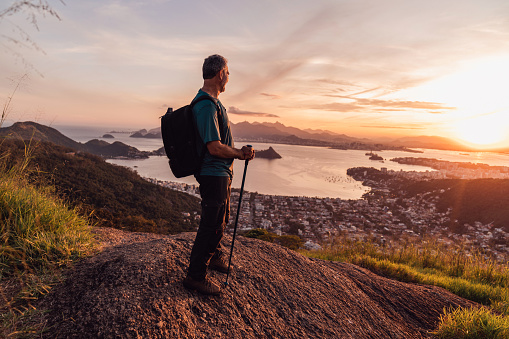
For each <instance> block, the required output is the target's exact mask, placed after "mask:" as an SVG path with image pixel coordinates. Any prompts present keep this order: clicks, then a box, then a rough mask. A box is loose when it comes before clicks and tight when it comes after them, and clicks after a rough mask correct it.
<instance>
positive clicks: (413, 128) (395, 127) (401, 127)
mask: <svg viewBox="0 0 509 339" xmlns="http://www.w3.org/2000/svg"><path fill="white" fill-rule="evenodd" d="M360 127H365V128H377V129H378V128H381V129H407V130H408V129H412V130H419V129H425V128H424V127H414V126H384V125H371V126H370V125H363V126H360Z"/></svg>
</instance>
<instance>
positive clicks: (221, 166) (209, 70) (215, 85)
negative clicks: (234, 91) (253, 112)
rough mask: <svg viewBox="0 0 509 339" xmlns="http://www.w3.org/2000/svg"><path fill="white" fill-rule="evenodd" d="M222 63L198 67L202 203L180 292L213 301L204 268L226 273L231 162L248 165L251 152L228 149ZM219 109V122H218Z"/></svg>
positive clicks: (215, 59)
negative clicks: (225, 237) (200, 71)
mask: <svg viewBox="0 0 509 339" xmlns="http://www.w3.org/2000/svg"><path fill="white" fill-rule="evenodd" d="M229 75H230V73H229V71H228V65H227V60H226V59H225V58H224V57H222V56H220V55H217V54H215V55H211V56H209V57H208V58H206V59H205V61H204V63H203V87H202V88H201V89H200V90H199V91H198V94H197V95H196V97H195V99H194V100H196V99H197V98H199V97H201V96H204V95H206V96H209V97H211V98H212V99H213V101H211V100H202V101H200V102H198V103H196V104H195V105H194V107H193V113H194V115H195V118H196V124H197V127H198V132H199V134H200V136H201V138H202V140H203V143H204V147H206V152H205V156H204V159H203V163H202V167H201V171H200V173H199V174H198V175H196V176H195V177H196V180H197V181H198V183H199V184H200V195H201V198H202V202H201V206H202V213H201V221H200V226H199V228H198V233H197V234H196V239H195V241H194V245H193V249H192V251H191V258H190V260H189V268H188V272H187V277H186V278H185V279H184V286H185V287H186V288H188V289H191V290H197V291H198V292H200V293H203V294H211V295H218V294H220V292H221V288H220V286H218V285H217V284H215V283H214V282H212V281H210V280H209V279H208V278H207V268H210V269H214V270H217V271H220V272H222V273H227V270H228V264H227V262H226V257H227V256H226V255H225V254H223V253H222V251H221V244H220V242H221V238H222V237H223V231H224V227H225V226H226V224H227V223H228V219H229V214H230V186H231V182H232V177H233V159H241V160H251V159H253V158H254V150H253V149H252V148H250V147H247V146H244V147H242V149H237V148H234V145H233V138H232V134H231V130H230V123H229V120H228V115H227V114H226V109H225V108H224V106H223V105H222V104H221V102H220V101H219V99H218V96H219V94H220V93H222V92H224V90H225V86H226V84H227V83H228V79H229ZM218 109H220V113H219V114H220V116H218V111H217V110H218Z"/></svg>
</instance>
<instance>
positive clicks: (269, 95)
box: [260, 93, 281, 99]
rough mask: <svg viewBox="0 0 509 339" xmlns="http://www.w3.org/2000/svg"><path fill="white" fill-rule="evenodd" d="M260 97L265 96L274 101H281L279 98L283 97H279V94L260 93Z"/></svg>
mask: <svg viewBox="0 0 509 339" xmlns="http://www.w3.org/2000/svg"><path fill="white" fill-rule="evenodd" d="M260 95H263V96H266V97H269V98H272V99H279V98H281V96H279V95H277V94H269V93H260Z"/></svg>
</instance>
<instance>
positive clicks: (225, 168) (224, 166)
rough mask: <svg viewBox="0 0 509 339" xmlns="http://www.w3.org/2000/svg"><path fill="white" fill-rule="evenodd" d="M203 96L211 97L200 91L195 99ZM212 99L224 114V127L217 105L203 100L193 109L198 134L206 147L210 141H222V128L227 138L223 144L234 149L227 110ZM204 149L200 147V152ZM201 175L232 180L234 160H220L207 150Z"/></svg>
mask: <svg viewBox="0 0 509 339" xmlns="http://www.w3.org/2000/svg"><path fill="white" fill-rule="evenodd" d="M203 95H207V96H210V95H209V94H207V93H206V92H204V91H202V90H201V89H200V90H199V91H198V94H197V95H196V97H195V99H197V98H199V97H201V96H203ZM211 98H212V97H211ZM212 99H213V100H214V101H216V102H217V104H218V105H219V107H220V109H221V112H222V113H223V126H219V121H218V118H217V110H216V105H214V103H213V102H212V101H210V100H202V101H200V102H198V103H197V104H195V105H194V107H193V112H194V116H195V118H196V126H197V127H198V133H199V134H200V136H201V138H202V140H203V143H204V145H206V144H207V143H208V142H210V141H216V140H219V141H220V140H221V134H220V133H219V128H222V131H223V135H224V138H225V140H224V142H223V143H224V144H225V145H228V146H230V147H233V138H232V132H231V130H230V122H229V120H228V115H227V114H226V109H225V108H224V106H223V104H221V102H220V101H219V100H218V99H214V98H212ZM202 147H203V145H199V150H198V151H199V152H201V150H202ZM200 174H201V175H212V176H224V177H226V176H229V177H230V178H232V177H233V158H232V159H223V158H218V157H215V156H213V155H211V154H210V153H209V151H208V150H206V151H205V156H204V158H203V164H202V167H201V172H200Z"/></svg>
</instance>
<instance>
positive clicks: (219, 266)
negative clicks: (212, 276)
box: [209, 257, 228, 273]
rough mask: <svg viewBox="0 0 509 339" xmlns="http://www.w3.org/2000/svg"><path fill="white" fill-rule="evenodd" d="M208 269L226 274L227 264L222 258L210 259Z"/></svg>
mask: <svg viewBox="0 0 509 339" xmlns="http://www.w3.org/2000/svg"><path fill="white" fill-rule="evenodd" d="M209 268H210V269H211V270H214V271H218V272H221V273H228V263H227V262H226V261H225V260H224V259H223V257H212V259H210V263H209Z"/></svg>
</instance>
